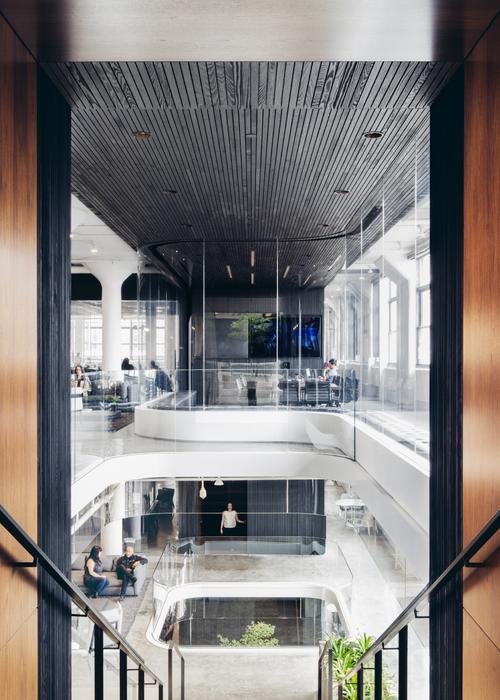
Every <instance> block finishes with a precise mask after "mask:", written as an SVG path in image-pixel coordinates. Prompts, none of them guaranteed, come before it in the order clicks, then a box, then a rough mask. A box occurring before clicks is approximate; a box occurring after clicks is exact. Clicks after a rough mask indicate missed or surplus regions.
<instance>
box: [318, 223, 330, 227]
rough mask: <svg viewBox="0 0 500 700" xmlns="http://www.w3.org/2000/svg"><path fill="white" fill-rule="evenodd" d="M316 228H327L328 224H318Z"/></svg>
mask: <svg viewBox="0 0 500 700" xmlns="http://www.w3.org/2000/svg"><path fill="white" fill-rule="evenodd" d="M318 226H321V227H322V228H328V227H329V226H330V224H318Z"/></svg>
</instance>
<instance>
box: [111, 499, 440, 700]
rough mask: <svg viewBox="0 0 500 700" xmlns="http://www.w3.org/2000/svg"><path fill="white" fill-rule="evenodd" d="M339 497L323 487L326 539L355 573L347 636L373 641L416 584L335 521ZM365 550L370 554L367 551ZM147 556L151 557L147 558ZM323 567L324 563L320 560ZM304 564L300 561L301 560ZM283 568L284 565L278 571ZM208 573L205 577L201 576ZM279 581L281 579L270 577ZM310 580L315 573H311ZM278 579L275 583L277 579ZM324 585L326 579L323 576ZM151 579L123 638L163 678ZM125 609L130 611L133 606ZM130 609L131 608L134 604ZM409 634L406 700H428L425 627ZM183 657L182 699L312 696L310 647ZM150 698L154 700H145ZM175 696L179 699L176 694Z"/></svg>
mask: <svg viewBox="0 0 500 700" xmlns="http://www.w3.org/2000/svg"><path fill="white" fill-rule="evenodd" d="M337 497H338V491H337V489H336V487H335V486H327V490H326V502H327V504H328V505H329V512H328V520H327V523H328V524H327V533H328V538H327V539H328V541H331V542H333V541H335V542H337V543H338V544H339V545H340V547H341V548H342V551H343V554H344V555H345V557H346V559H347V562H348V564H349V567H350V569H351V571H352V573H353V586H352V608H351V615H352V621H353V629H352V630H351V634H352V635H353V636H355V635H357V634H361V633H362V632H366V633H368V634H372V635H374V636H377V635H378V634H380V633H381V632H382V631H383V630H384V629H385V628H386V627H387V625H388V624H389V622H391V621H392V620H393V619H394V617H395V616H396V615H397V613H398V612H400V611H401V609H402V606H403V605H404V603H405V601H406V599H407V597H408V596H409V595H413V594H414V593H415V592H416V590H417V589H419V588H420V586H421V582H419V581H417V580H416V579H415V578H414V577H411V576H410V575H409V574H408V573H407V572H406V571H405V569H404V566H401V562H398V560H397V559H395V558H394V556H392V554H391V553H390V549H389V548H388V546H387V544H384V542H383V540H382V538H379V541H378V542H377V539H376V538H373V539H372V541H370V542H366V541H364V538H363V537H360V536H359V535H356V534H355V533H354V532H353V531H352V530H350V529H347V528H346V527H345V525H344V523H343V522H342V521H341V520H340V519H339V518H338V515H337V513H336V511H335V506H334V503H335V501H336V500H337ZM367 544H369V547H370V548H371V552H370V551H369V548H368V547H367ZM150 556H151V554H150ZM216 558H217V559H222V560H225V562H226V566H228V567H229V569H231V570H232V569H233V567H234V558H232V557H226V558H224V557H215V558H214V557H212V556H211V557H207V562H206V564H205V566H209V565H210V562H211V563H212V564H213V563H214V560H215V559H216ZM287 558H288V557H280V567H279V570H280V572H281V571H283V569H284V570H285V572H286V578H288V576H289V575H292V570H291V568H290V563H288V564H287V565H285V559H287ZM251 559H252V558H248V562H247V567H248V570H245V561H247V558H246V557H238V567H237V568H238V575H239V576H240V577H241V578H247V577H249V578H252V577H253V576H255V574H256V573H257V571H256V569H255V562H252V561H251ZM291 559H293V560H296V561H295V562H294V565H293V566H294V567H297V560H298V561H299V564H300V560H305V559H307V560H308V561H307V563H309V561H311V560H314V561H311V565H313V566H314V567H318V566H320V564H319V562H320V560H321V559H323V557H311V558H309V557H291ZM324 561H325V562H326V561H327V560H326V559H325V560H324ZM269 563H270V564H271V565H272V566H274V567H275V564H276V559H275V558H270V559H269ZM302 563H304V561H303V562H302ZM223 565H224V562H223V561H222V562H218V564H217V567H216V568H217V569H218V571H217V572H215V571H214V572H212V574H211V577H212V578H213V577H215V578H219V580H220V573H221V569H220V567H221V566H223ZM284 565H285V566H284ZM206 574H207V575H210V574H209V571H208V570H207V571H206ZM276 575H277V576H278V577H279V576H280V575H282V574H278V573H276ZM316 575H319V573H318V570H317V569H316ZM296 577H297V579H303V571H302V570H299V571H297V570H296ZM278 580H279V578H278ZM327 580H328V578H327ZM151 585H152V584H151V581H149V582H148V584H147V589H146V591H145V595H144V596H143V597H142V600H140V601H136V605H137V606H138V609H137V610H135V611H134V614H133V615H128V616H127V613H125V614H126V616H127V617H128V619H130V617H133V621H132V624H131V626H130V629H129V630H128V631H127V632H126V635H127V638H128V639H129V641H130V642H131V643H132V645H133V646H134V647H135V648H136V649H137V651H138V652H139V653H140V654H141V655H143V657H144V658H145V660H146V662H147V663H148V665H150V667H151V668H152V670H153V671H155V672H156V673H157V674H158V675H159V676H160V677H162V678H165V677H166V669H167V652H166V649H165V648H162V647H160V646H156V645H154V644H152V643H151V642H149V641H148V640H147V639H146V631H147V628H148V625H149V622H150V619H151V614H152V588H151ZM125 604H127V605H129V604H131V605H134V603H133V602H132V601H128V600H127V601H125ZM134 607H135V606H134ZM417 633H418V634H416V633H415V630H412V631H411V634H410V640H409V644H410V650H411V651H412V654H413V658H414V659H416V660H417V662H416V663H415V664H414V665H413V666H411V667H410V674H411V678H412V681H411V684H410V685H411V689H410V698H411V699H412V700H426V698H427V691H426V664H427V658H426V652H425V648H424V646H423V645H422V643H421V639H422V640H423V641H424V642H425V637H426V630H425V621H421V622H420V621H419V629H418V630H417ZM182 651H183V654H184V656H185V658H186V684H187V685H186V700H212V698H213V699H214V700H215V699H217V700H222V699H224V698H227V699H228V700H251V699H252V698H255V697H257V698H258V699H259V700H268V699H269V700H271V699H272V700H293V699H297V700H312V698H314V697H315V692H316V685H317V658H318V657H317V654H318V652H317V649H315V648H314V647H309V648H301V649H298V648H282V649H280V650H265V651H259V650H252V651H247V650H245V651H239V650H238V651H237V650H230V649H217V648H211V649H208V648H198V649H193V648H191V649H189V648H183V650H182ZM396 662H397V657H396V654H394V655H393V658H392V659H391V658H390V655H389V654H388V655H387V663H388V665H389V666H394V667H395V664H396ZM174 663H175V668H174V678H175V679H176V681H175V682H174V686H176V687H177V686H178V681H179V676H178V673H179V667H178V662H177V661H175V662H174ZM151 697H153V696H151ZM175 697H180V696H179V694H177V695H175Z"/></svg>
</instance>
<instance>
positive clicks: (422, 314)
mask: <svg viewBox="0 0 500 700" xmlns="http://www.w3.org/2000/svg"><path fill="white" fill-rule="evenodd" d="M417 279H418V287H417V364H418V365H424V366H425V365H428V364H429V363H430V350H431V289H430V281H431V274H430V255H429V253H427V254H426V255H423V256H422V257H421V258H418V260H417Z"/></svg>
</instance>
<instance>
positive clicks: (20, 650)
mask: <svg viewBox="0 0 500 700" xmlns="http://www.w3.org/2000/svg"><path fill="white" fill-rule="evenodd" d="M36 148H37V138H36V65H35V63H34V61H33V59H32V58H31V56H30V55H29V54H28V52H27V51H26V50H25V48H24V47H23V46H22V44H21V43H20V42H19V40H18V39H17V38H16V37H15V36H14V34H13V33H12V31H11V29H10V28H9V27H8V25H7V24H6V23H5V21H4V20H3V18H1V17H0V299H1V302H2V303H1V305H0V357H1V363H0V402H1V410H0V455H1V463H0V499H1V502H2V505H4V506H5V507H6V508H7V509H8V510H9V511H10V512H11V513H12V514H13V515H14V517H15V518H17V520H19V522H20V523H21V525H22V526H23V527H24V528H25V529H26V530H27V531H28V532H29V534H30V535H31V536H32V537H34V538H36V537H37V384H38V376H37V189H36V180H37V178H36ZM12 560H22V561H25V560H26V553H25V552H24V551H23V550H22V549H21V548H20V547H19V546H17V545H16V544H15V543H14V542H13V541H12V539H11V538H10V537H9V536H7V535H6V534H5V532H4V531H0V618H1V625H0V697H2V698H9V699H10V700H16V699H17V698H19V699H20V700H21V698H22V699H23V700H24V699H25V698H35V697H36V694H37V615H36V610H37V586H36V580H35V578H36V577H35V572H34V570H31V569H13V567H12V565H11V562H12Z"/></svg>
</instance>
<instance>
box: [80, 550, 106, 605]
mask: <svg viewBox="0 0 500 700" xmlns="http://www.w3.org/2000/svg"><path fill="white" fill-rule="evenodd" d="M101 552H102V547H99V545H94V547H92V549H91V550H90V554H89V555H88V557H87V558H86V559H85V567H84V570H83V583H84V584H85V587H86V588H87V589H88V590H89V591H90V597H91V598H97V596H98V595H99V594H100V593H102V592H103V590H104V589H105V588H106V586H107V585H108V584H109V581H108V579H107V578H106V576H105V575H104V574H103V573H102V561H101Z"/></svg>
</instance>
